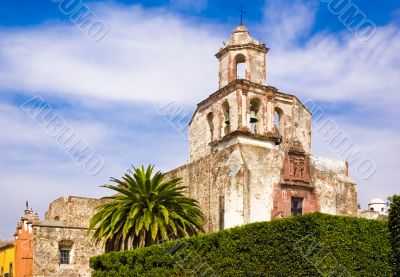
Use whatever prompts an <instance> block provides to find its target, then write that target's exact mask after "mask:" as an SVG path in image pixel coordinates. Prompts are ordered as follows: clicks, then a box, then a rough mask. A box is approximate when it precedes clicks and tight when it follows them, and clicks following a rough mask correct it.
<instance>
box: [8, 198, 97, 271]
mask: <svg viewBox="0 0 400 277" xmlns="http://www.w3.org/2000/svg"><path fill="white" fill-rule="evenodd" d="M103 202H104V201H103V200H99V199H92V198H84V197H75V196H69V197H61V198H58V199H56V200H55V201H53V202H52V203H51V204H50V207H49V210H48V211H47V212H46V215H45V219H44V220H40V219H39V216H38V214H37V213H35V212H33V211H32V210H29V209H26V210H25V212H24V215H23V216H22V218H21V220H20V221H19V223H18V226H17V231H16V234H15V245H16V253H15V254H16V255H15V263H16V274H17V275H16V276H17V277H18V276H35V277H48V276H68V277H78V276H80V277H89V276H90V275H91V274H90V268H89V258H90V257H92V256H96V255H99V254H102V253H103V252H104V251H103V247H102V246H101V245H95V244H94V243H93V242H92V240H91V235H90V233H88V226H89V220H90V218H91V217H92V215H93V214H94V213H95V210H96V208H97V207H98V206H99V205H101V204H102V203H103Z"/></svg>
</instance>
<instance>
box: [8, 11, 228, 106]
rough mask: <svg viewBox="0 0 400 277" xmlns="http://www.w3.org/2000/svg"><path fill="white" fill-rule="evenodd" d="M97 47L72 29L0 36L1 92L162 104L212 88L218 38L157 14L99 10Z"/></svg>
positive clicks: (21, 31) (59, 27) (19, 31)
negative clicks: (101, 32) (102, 27)
mask: <svg viewBox="0 0 400 277" xmlns="http://www.w3.org/2000/svg"><path fill="white" fill-rule="evenodd" d="M95 11H96V12H97V14H98V17H99V18H101V19H102V20H103V22H104V23H105V24H106V26H107V28H108V34H107V35H106V37H105V38H104V39H103V40H101V41H100V42H98V43H94V42H92V41H90V40H89V39H88V38H87V37H86V36H85V34H84V33H81V32H80V31H79V30H78V29H77V28H76V27H75V26H73V24H72V23H69V22H68V23H65V24H54V23H51V24H50V23H48V24H46V25H44V26H40V27H36V28H32V29H16V30H14V29H13V30H4V31H1V32H0V36H1V37H2V39H1V43H0V58H1V60H2V63H1V65H0V89H3V90H6V89H9V90H10V89H11V90H23V91H26V92H32V93H34V92H39V91H40V92H51V93H57V94H60V95H64V96H70V95H74V96H80V95H85V96H94V97H100V98H102V99H114V100H119V101H121V100H129V101H143V102H158V103H165V102H167V101H171V100H175V101H179V102H192V101H193V99H197V100H201V99H202V98H203V97H204V95H207V94H208V93H210V92H213V91H214V90H216V88H217V76H218V75H217V63H216V59H215V57H214V53H215V52H216V51H217V49H218V47H219V44H220V42H221V41H222V39H218V37H217V36H218V34H215V33H213V32H212V31H211V30H207V28H206V27H201V26H195V25H194V24H192V23H190V22H185V21H183V20H181V19H179V18H178V17H174V16H172V15H169V14H168V13H166V11H162V10H152V11H144V10H143V9H142V8H140V7H138V6H135V7H120V6H115V5H112V6H108V5H102V6H99V7H97V8H96V9H95Z"/></svg>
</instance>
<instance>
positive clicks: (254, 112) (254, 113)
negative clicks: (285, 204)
mask: <svg viewBox="0 0 400 277" xmlns="http://www.w3.org/2000/svg"><path fill="white" fill-rule="evenodd" d="M260 106H261V101H260V99H258V98H253V99H251V100H250V132H251V133H253V134H257V122H259V118H258V111H259V110H260Z"/></svg>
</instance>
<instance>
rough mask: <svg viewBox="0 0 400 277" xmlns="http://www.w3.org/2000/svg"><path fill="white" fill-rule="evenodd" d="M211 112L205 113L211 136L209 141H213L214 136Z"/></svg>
mask: <svg viewBox="0 0 400 277" xmlns="http://www.w3.org/2000/svg"><path fill="white" fill-rule="evenodd" d="M213 119H214V116H213V113H212V112H210V113H208V114H207V122H208V127H209V128H210V136H211V141H213V138H214V123H213Z"/></svg>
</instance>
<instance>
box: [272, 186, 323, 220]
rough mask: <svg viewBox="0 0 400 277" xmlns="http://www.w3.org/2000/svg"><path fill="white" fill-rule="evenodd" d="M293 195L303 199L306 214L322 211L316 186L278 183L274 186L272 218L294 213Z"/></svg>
mask: <svg viewBox="0 0 400 277" xmlns="http://www.w3.org/2000/svg"><path fill="white" fill-rule="evenodd" d="M292 197H298V198H302V199H303V213H304V214H306V213H312V212H318V211H320V207H319V204H318V196H317V194H316V193H315V189H314V188H311V187H309V186H306V185H304V184H276V185H275V188H274V197H273V199H274V208H273V210H272V219H274V218H280V217H288V216H291V215H292V211H291V208H292V207H291V199H292Z"/></svg>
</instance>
